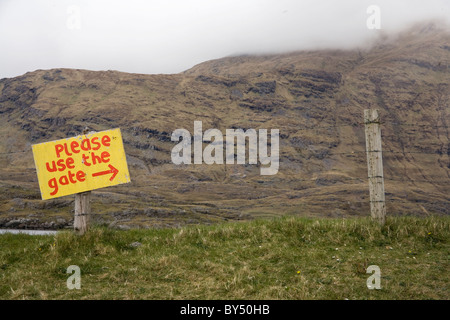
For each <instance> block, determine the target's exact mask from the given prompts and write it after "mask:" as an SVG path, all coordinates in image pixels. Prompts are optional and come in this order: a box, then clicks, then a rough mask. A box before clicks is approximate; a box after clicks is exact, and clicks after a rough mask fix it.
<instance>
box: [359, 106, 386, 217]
mask: <svg viewBox="0 0 450 320" xmlns="http://www.w3.org/2000/svg"><path fill="white" fill-rule="evenodd" d="M364 124H365V132H366V153H367V170H368V174H369V175H368V178H369V192H370V213H371V216H372V218H373V219H375V220H377V221H378V222H379V223H380V224H381V225H384V223H385V221H386V204H385V198H384V178H383V158H382V154H381V128H380V116H379V114H378V110H364Z"/></svg>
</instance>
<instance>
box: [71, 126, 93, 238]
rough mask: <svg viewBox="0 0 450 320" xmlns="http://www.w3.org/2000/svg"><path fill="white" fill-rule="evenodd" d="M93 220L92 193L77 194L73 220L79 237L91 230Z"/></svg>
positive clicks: (86, 131)
mask: <svg viewBox="0 0 450 320" xmlns="http://www.w3.org/2000/svg"><path fill="white" fill-rule="evenodd" d="M88 132H89V129H88V128H87V127H86V128H84V130H83V135H85V134H87V133H88ZM90 218H91V191H86V192H81V193H77V194H75V216H74V220H73V229H74V230H75V232H76V233H77V234H79V235H83V234H85V233H86V231H87V230H88V229H89V223H90Z"/></svg>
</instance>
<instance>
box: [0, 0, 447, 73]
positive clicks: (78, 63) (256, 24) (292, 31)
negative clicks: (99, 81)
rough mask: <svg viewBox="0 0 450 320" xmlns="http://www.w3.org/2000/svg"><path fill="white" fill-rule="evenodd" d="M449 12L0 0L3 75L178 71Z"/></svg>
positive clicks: (294, 3)
mask: <svg viewBox="0 0 450 320" xmlns="http://www.w3.org/2000/svg"><path fill="white" fill-rule="evenodd" d="M371 6H372V7H373V6H375V7H376V8H378V10H379V12H378V16H377V17H375V18H377V19H376V22H377V23H378V26H375V25H373V26H372V27H370V23H371V21H372V22H373V21H375V20H374V19H375V18H374V16H373V15H374V14H376V13H375V12H374V11H370V10H369V11H368V9H369V7H371ZM449 17H450V2H449V1H446V0H429V1H426V2H425V1H423V0H422V1H418V0H398V1H386V0H382V1H381V0H377V1H365V0H342V1H333V0H302V1H299V0H277V1H275V0H271V1H269V0H217V1H210V0H209V1H208V0H191V1H182V0H172V1H167V0H166V1H164V0H156V1H143V0H128V1H95V3H94V2H93V1H87V0H86V1H60V0H3V1H1V2H0V44H1V48H2V49H1V50H0V78H4V77H15V76H19V75H22V74H24V73H26V72H28V71H34V70H36V69H51V68H76V69H89V70H118V71H123V72H131V73H146V74H158V73H178V72H182V71H184V70H186V69H189V68H191V67H192V66H194V65H196V64H198V63H201V62H203V61H206V60H211V59H217V58H221V57H224V56H230V55H238V54H258V53H279V52H287V51H294V50H311V49H325V48H327V49H330V48H333V49H351V48H355V47H361V46H365V45H367V44H368V43H370V42H371V41H374V39H377V38H378V37H380V35H386V34H395V33H397V32H400V31H402V30H404V29H406V28H408V27H410V26H411V25H412V24H414V23H417V22H420V21H425V20H427V21H429V20H431V19H435V20H437V21H440V23H443V24H446V23H447V24H448V23H449V20H450V18H449ZM374 26H375V27H374Z"/></svg>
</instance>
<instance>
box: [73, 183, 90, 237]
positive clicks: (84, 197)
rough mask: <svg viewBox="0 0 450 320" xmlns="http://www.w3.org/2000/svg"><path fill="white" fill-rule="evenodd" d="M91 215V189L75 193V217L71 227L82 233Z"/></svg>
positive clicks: (87, 226) (86, 227)
mask: <svg viewBox="0 0 450 320" xmlns="http://www.w3.org/2000/svg"><path fill="white" fill-rule="evenodd" d="M90 215H91V191H87V192H82V193H77V194H75V217H74V221H73V228H74V230H75V232H76V233H78V234H79V235H83V234H84V233H85V232H86V231H87V230H88V229H89V222H90Z"/></svg>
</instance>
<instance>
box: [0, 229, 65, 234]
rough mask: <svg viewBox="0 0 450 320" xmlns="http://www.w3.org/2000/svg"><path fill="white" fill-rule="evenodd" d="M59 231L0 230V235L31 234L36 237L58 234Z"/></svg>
mask: <svg viewBox="0 0 450 320" xmlns="http://www.w3.org/2000/svg"><path fill="white" fill-rule="evenodd" d="M56 232H57V231H53V230H18V229H0V234H4V233H13V234H19V233H22V234H31V235H36V236H42V235H49V234H56Z"/></svg>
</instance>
